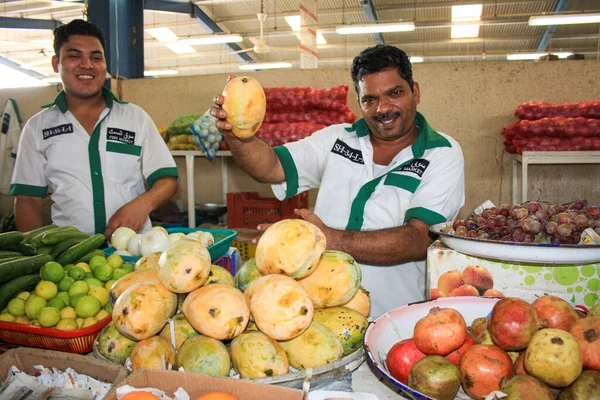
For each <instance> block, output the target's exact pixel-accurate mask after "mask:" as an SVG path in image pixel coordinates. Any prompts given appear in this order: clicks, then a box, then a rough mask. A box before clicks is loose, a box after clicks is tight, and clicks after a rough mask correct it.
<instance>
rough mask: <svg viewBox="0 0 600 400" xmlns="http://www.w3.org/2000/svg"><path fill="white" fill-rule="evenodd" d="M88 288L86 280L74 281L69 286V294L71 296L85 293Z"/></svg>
mask: <svg viewBox="0 0 600 400" xmlns="http://www.w3.org/2000/svg"><path fill="white" fill-rule="evenodd" d="M88 290H90V287H89V285H88V284H87V282H86V281H75V282H73V284H72V285H71V287H70V288H69V296H71V297H73V296H74V295H76V294H87V292H88Z"/></svg>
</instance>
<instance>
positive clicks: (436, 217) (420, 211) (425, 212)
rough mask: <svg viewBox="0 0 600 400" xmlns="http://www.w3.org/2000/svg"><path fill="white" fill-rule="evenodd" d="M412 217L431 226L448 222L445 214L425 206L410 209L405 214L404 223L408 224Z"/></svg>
mask: <svg viewBox="0 0 600 400" xmlns="http://www.w3.org/2000/svg"><path fill="white" fill-rule="evenodd" d="M411 218H416V219H418V220H419V221H422V222H425V223H426V224H427V225H429V226H431V225H435V224H439V223H441V222H446V217H444V216H443V215H441V214H438V213H436V212H435V211H431V210H429V209H427V208H423V207H415V208H411V209H410V210H408V211H407V212H406V215H405V216H404V223H405V224H406V223H407V222H408V220H409V219H411Z"/></svg>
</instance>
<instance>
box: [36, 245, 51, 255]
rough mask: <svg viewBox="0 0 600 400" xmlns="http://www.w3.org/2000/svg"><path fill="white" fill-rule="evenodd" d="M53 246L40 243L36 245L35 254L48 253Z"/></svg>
mask: <svg viewBox="0 0 600 400" xmlns="http://www.w3.org/2000/svg"><path fill="white" fill-rule="evenodd" d="M53 248H54V246H46V245H40V246H38V247H37V249H36V251H37V254H50V252H51V251H52V249H53Z"/></svg>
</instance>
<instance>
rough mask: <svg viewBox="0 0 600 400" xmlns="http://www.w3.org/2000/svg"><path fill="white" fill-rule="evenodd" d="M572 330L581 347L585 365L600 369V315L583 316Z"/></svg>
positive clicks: (585, 366)
mask: <svg viewBox="0 0 600 400" xmlns="http://www.w3.org/2000/svg"><path fill="white" fill-rule="evenodd" d="M570 332H571V334H572V335H573V336H575V340H577V343H578V344H579V348H580V349H581V353H582V356H583V367H584V368H586V369H593V370H596V371H600V317H587V318H581V319H579V320H577V322H575V324H574V325H573V326H572V327H571V331H570Z"/></svg>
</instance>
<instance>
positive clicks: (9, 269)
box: [0, 254, 52, 284]
mask: <svg viewBox="0 0 600 400" xmlns="http://www.w3.org/2000/svg"><path fill="white" fill-rule="evenodd" d="M48 261H52V257H50V256H49V255H48V254H40V255H37V256H32V257H25V258H21V259H18V260H14V261H9V262H5V263H2V264H0V284H1V283H6V282H8V281H12V280H13V279H15V278H18V277H19V276H23V275H27V274H37V273H38V272H40V268H42V265H44V264H46V263H47V262H48Z"/></svg>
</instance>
